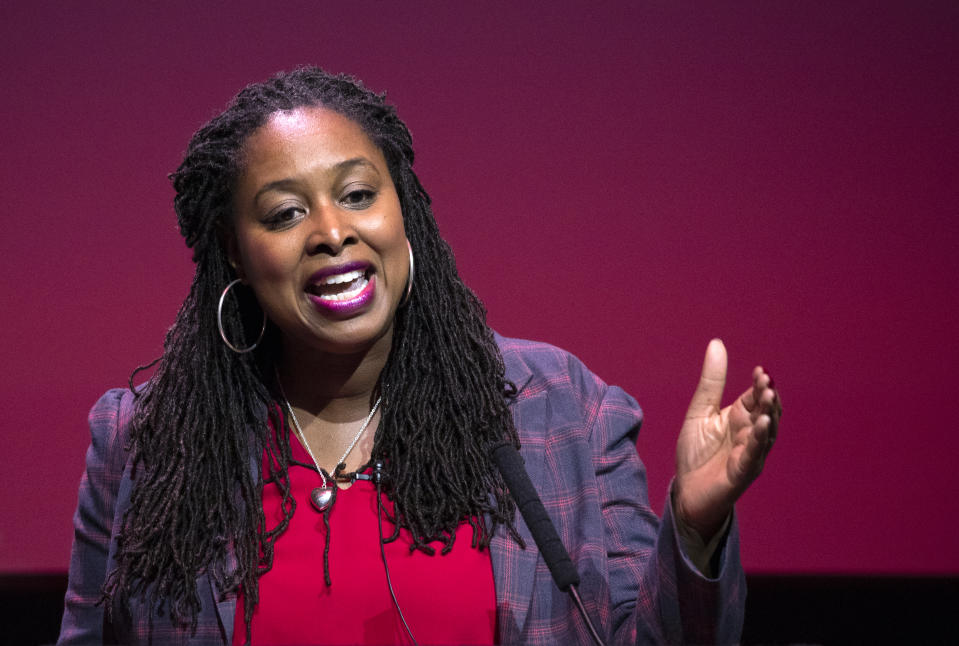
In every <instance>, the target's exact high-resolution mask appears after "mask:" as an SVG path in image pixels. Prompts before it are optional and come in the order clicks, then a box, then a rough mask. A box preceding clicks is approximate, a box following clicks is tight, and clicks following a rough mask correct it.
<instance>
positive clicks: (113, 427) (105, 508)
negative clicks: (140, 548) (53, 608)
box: [57, 389, 133, 644]
mask: <svg viewBox="0 0 959 646" xmlns="http://www.w3.org/2000/svg"><path fill="white" fill-rule="evenodd" d="M132 408H133V394H132V393H131V392H130V391H129V390H122V389H116V390H111V391H109V392H107V393H106V394H105V395H103V396H102V397H101V398H100V399H99V401H97V403H96V404H94V406H93V408H92V409H91V411H90V416H89V423H90V434H91V437H92V439H91V443H90V448H89V449H87V457H86V470H85V471H84V473H83V476H82V478H81V480H80V491H79V496H78V502H77V511H76V513H75V514H74V516H73V525H74V536H73V549H72V551H71V555H70V576H69V581H68V583H67V593H66V596H65V597H64V608H63V620H62V622H61V624H60V637H59V639H58V641H57V643H58V644H100V643H103V641H104V638H105V636H104V606H103V604H102V603H100V598H101V596H102V588H103V583H104V580H105V579H106V575H107V563H108V559H109V557H110V546H111V543H112V537H113V531H114V524H115V523H116V518H115V516H116V503H117V492H118V491H119V488H120V481H121V479H122V478H123V472H124V469H125V467H126V462H127V451H126V443H127V424H128V421H129V416H130V412H131V411H132Z"/></svg>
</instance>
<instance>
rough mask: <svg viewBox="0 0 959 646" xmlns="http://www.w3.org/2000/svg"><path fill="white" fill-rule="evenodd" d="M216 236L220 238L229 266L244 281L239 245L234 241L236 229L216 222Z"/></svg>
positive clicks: (230, 225)
mask: <svg viewBox="0 0 959 646" xmlns="http://www.w3.org/2000/svg"><path fill="white" fill-rule="evenodd" d="M216 228H217V236H219V238H220V244H221V245H223V250H224V251H226V257H227V259H228V260H229V262H230V266H231V267H233V271H234V272H236V277H237V278H239V279H240V280H242V281H243V282H244V283H245V282H246V273H245V272H244V271H243V264H242V263H241V262H240V246H239V245H238V244H237V241H236V231H234V229H233V225H232V224H228V223H224V222H222V221H221V222H219V223H218V224H217V227H216Z"/></svg>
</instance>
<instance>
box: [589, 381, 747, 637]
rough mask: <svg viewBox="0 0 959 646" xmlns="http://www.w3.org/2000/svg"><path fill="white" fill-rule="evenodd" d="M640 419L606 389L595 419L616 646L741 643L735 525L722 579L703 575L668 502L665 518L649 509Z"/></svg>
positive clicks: (631, 404)
mask: <svg viewBox="0 0 959 646" xmlns="http://www.w3.org/2000/svg"><path fill="white" fill-rule="evenodd" d="M641 419H642V414H641V412H640V410H639V406H638V405H637V404H636V402H635V400H633V399H632V397H630V396H629V395H627V394H626V393H625V392H623V391H622V390H621V389H619V388H617V387H615V386H608V387H606V388H605V392H603V394H602V401H601V404H600V406H599V409H598V412H597V414H596V416H595V418H594V420H593V422H592V424H591V432H590V444H591V448H592V452H593V464H594V468H595V470H596V481H597V486H598V493H599V497H600V507H601V509H602V518H603V524H604V530H605V531H604V535H605V540H606V551H607V558H608V565H609V591H610V629H611V633H612V640H611V643H615V644H626V643H641V644H647V643H667V644H680V643H721V644H726V643H736V642H738V641H739V637H740V633H741V631H742V620H743V608H744V604H745V577H744V575H743V572H742V567H741V565H740V562H739V542H738V532H737V529H736V523H735V521H734V522H733V523H731V525H730V528H729V530H728V533H727V535H726V536H725V537H724V539H723V540H722V542H721V543H720V546H719V548H718V550H717V554H716V555H715V557H714V558H715V559H716V561H715V562H716V563H718V568H717V570H716V571H717V576H716V577H715V578H707V577H705V576H703V575H702V574H701V573H700V572H699V571H698V570H697V569H696V567H695V565H694V564H693V563H692V561H691V560H690V559H689V557H688V556H687V555H686V554H685V553H684V552H683V550H682V548H681V542H680V539H679V534H678V531H677V529H676V524H675V519H674V517H673V514H672V510H671V505H670V504H669V503H668V501H667V505H666V510H665V512H664V514H663V518H662V521H660V520H659V518H657V516H656V515H655V513H653V512H652V510H651V509H650V506H649V500H648V495H647V485H646V472H645V468H644V467H643V464H642V462H641V461H640V459H639V456H638V454H637V452H636V444H635V442H636V437H637V434H638V431H639V423H640V421H641ZM650 548H652V549H650Z"/></svg>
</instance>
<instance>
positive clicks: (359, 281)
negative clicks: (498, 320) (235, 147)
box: [227, 107, 409, 354]
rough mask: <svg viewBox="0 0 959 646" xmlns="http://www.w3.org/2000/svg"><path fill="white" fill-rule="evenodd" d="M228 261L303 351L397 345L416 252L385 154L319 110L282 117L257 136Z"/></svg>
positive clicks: (237, 199)
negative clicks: (395, 329)
mask: <svg viewBox="0 0 959 646" xmlns="http://www.w3.org/2000/svg"><path fill="white" fill-rule="evenodd" d="M227 248H228V252H229V255H230V260H231V263H232V264H233V266H234V267H235V269H236V270H237V273H238V275H239V276H240V278H242V279H243V280H244V281H245V282H246V283H247V284H249V285H250V286H251V287H252V288H253V290H254V291H255V292H256V296H257V299H258V300H259V302H260V305H261V306H262V307H263V309H264V311H266V313H267V315H268V316H269V317H270V319H271V320H272V321H273V322H274V323H275V324H276V325H277V326H278V327H279V329H280V330H281V332H282V334H283V337H284V345H285V346H286V347H288V348H290V349H295V350H297V351H311V350H315V351H320V352H327V353H337V354H345V353H353V352H362V351H365V350H368V349H370V348H372V347H373V346H374V345H376V344H385V346H386V347H387V348H388V347H389V344H390V343H391V340H392V326H393V317H394V314H395V313H396V308H397V306H398V304H399V301H400V298H401V297H402V295H403V292H404V290H405V289H406V281H407V277H408V275H409V255H408V251H407V242H406V235H405V233H404V230H403V214H402V212H401V210H400V202H399V198H398V197H397V194H396V188H395V187H394V186H393V180H392V179H391V178H390V174H389V170H388V169H387V166H386V160H385V159H384V157H383V153H382V152H380V150H379V148H377V147H376V146H375V145H374V144H373V142H372V141H370V139H369V137H367V136H366V134H365V133H364V132H363V130H362V129H361V128H360V127H359V126H358V125H357V124H355V123H354V122H353V121H351V120H349V119H348V118H346V117H344V116H342V115H340V114H338V113H336V112H333V111H330V110H327V109H325V108H321V107H303V108H297V109H296V110H291V111H288V112H277V113H274V114H273V115H272V116H271V117H270V118H269V120H268V121H267V122H266V123H265V124H264V125H263V126H262V127H260V128H259V129H258V130H256V131H255V132H254V133H253V134H252V135H251V136H250V138H249V139H248V140H247V142H246V144H245V146H244V149H243V160H242V164H241V172H240V176H239V178H238V181H237V184H236V187H235V191H234V204H233V231H232V234H231V235H228V236H227Z"/></svg>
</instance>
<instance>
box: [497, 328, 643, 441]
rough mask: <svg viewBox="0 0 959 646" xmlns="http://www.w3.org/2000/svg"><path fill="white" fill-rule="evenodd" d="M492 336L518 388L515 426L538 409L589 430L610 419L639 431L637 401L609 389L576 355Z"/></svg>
mask: <svg viewBox="0 0 959 646" xmlns="http://www.w3.org/2000/svg"><path fill="white" fill-rule="evenodd" d="M494 336H495V339H496V343H497V344H498V345H499V349H500V353H501V354H502V357H503V363H504V364H505V366H506V378H507V379H508V380H509V381H511V382H512V383H513V384H514V385H515V386H516V389H517V394H516V397H515V399H514V402H513V412H514V418H516V419H517V422H518V421H519V420H520V419H521V418H526V417H527V416H526V415H523V413H526V412H531V413H532V412H533V411H534V410H535V413H533V414H534V415H537V416H542V415H544V414H547V415H549V416H551V417H553V418H554V419H555V418H561V419H565V420H578V421H579V423H581V424H582V425H583V426H585V427H586V428H592V427H593V426H594V425H595V424H596V423H597V422H600V421H603V420H604V419H606V418H612V419H615V420H621V421H622V423H621V424H619V425H621V426H625V427H627V428H632V429H634V430H633V431H631V433H630V434H632V435H635V432H636V431H638V428H639V424H640V423H641V421H642V410H641V409H640V407H639V405H638V404H637V403H636V400H634V399H633V398H632V397H630V396H629V395H628V394H627V393H626V392H624V391H623V390H622V389H620V388H618V387H616V386H609V385H607V384H606V382H604V381H603V380H602V379H600V378H599V377H598V376H596V375H595V374H593V372H591V371H590V370H589V369H588V368H587V367H586V366H585V365H584V364H583V362H582V361H580V360H579V358H577V357H576V356H575V355H573V354H572V353H570V352H567V351H566V350H563V349H561V348H557V347H556V346H553V345H550V344H548V343H539V342H536V341H526V340H523V339H512V338H508V337H504V336H501V335H499V334H496V333H495V332H494ZM544 407H546V409H547V410H544ZM524 423H526V421H525V419H524ZM519 426H520V424H519V423H517V427H519Z"/></svg>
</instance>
